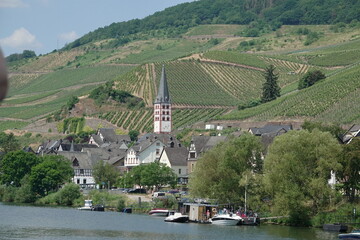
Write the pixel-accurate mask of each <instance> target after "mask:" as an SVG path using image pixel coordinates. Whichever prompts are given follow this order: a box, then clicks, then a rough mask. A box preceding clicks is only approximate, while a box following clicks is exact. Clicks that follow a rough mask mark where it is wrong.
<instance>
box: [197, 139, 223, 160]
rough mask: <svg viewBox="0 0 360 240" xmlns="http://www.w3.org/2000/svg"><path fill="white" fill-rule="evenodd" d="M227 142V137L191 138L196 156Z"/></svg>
mask: <svg viewBox="0 0 360 240" xmlns="http://www.w3.org/2000/svg"><path fill="white" fill-rule="evenodd" d="M226 140H227V136H193V137H192V142H193V143H194V145H195V150H196V155H197V156H199V155H200V154H201V153H203V152H206V151H208V150H209V149H211V148H213V147H215V146H216V145H217V144H218V143H220V142H224V141H226Z"/></svg>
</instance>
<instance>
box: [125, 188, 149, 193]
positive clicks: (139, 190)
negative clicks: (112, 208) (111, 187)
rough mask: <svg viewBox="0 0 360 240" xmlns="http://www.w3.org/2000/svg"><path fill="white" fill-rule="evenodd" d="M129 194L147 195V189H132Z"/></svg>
mask: <svg viewBox="0 0 360 240" xmlns="http://www.w3.org/2000/svg"><path fill="white" fill-rule="evenodd" d="M127 193H146V189H144V188H135V189H130V190H129V191H128V192H127Z"/></svg>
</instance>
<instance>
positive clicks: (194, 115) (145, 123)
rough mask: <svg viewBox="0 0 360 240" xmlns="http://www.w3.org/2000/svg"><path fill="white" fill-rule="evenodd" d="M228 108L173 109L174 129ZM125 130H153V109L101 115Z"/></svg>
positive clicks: (205, 118) (189, 125)
mask: <svg viewBox="0 0 360 240" xmlns="http://www.w3.org/2000/svg"><path fill="white" fill-rule="evenodd" d="M226 111H227V109H221V108H194V109H173V114H172V119H173V130H177V129H181V128H185V127H191V125H192V124H194V123H196V122H200V121H203V122H206V121H208V120H210V119H213V118H216V117H219V116H220V115H222V114H224V113H225V112H226ZM99 118H101V119H104V120H107V121H108V122H111V123H112V124H115V125H116V126H118V127H119V128H122V129H124V130H127V131H130V130H137V131H139V132H142V133H145V132H152V131H153V123H154V121H153V109H142V110H137V111H129V110H127V111H122V112H114V111H113V112H107V113H104V114H102V115H100V116H99Z"/></svg>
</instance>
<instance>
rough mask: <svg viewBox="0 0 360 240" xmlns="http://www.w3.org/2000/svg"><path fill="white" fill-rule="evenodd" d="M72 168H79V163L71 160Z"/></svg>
mask: <svg viewBox="0 0 360 240" xmlns="http://www.w3.org/2000/svg"><path fill="white" fill-rule="evenodd" d="M72 164H73V167H78V166H79V161H78V160H77V159H76V158H75V159H74V160H73V163H72Z"/></svg>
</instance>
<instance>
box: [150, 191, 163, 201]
mask: <svg viewBox="0 0 360 240" xmlns="http://www.w3.org/2000/svg"><path fill="white" fill-rule="evenodd" d="M156 198H166V193H165V192H154V193H153V195H152V199H153V200H154V199H156Z"/></svg>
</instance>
